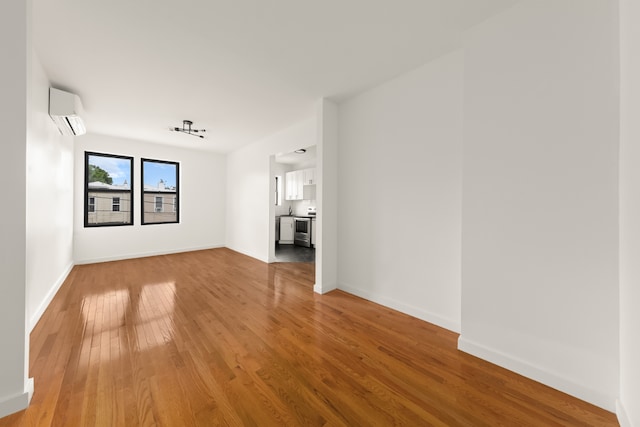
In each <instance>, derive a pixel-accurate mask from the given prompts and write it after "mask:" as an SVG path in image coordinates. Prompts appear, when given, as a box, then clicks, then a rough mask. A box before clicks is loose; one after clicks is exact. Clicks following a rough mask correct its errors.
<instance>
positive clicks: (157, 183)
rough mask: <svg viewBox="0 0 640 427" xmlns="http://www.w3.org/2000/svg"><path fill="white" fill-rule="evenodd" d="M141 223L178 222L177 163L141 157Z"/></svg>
mask: <svg viewBox="0 0 640 427" xmlns="http://www.w3.org/2000/svg"><path fill="white" fill-rule="evenodd" d="M141 164H142V199H143V202H142V224H144V225H146V224H163V223H176V222H179V216H178V214H179V211H178V203H179V202H178V198H179V189H178V181H179V163H177V162H169V161H165V160H151V159H142V162H141Z"/></svg>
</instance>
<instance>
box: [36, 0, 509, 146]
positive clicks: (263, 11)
mask: <svg viewBox="0 0 640 427" xmlns="http://www.w3.org/2000/svg"><path fill="white" fill-rule="evenodd" d="M515 2H516V1H515V0H322V1H315V2H312V1H309V0H188V1H185V0H182V1H179V0H109V1H98V0H33V45H34V48H35V50H36V52H37V54H38V57H39V58H40V61H41V62H42V65H43V67H44V69H45V71H46V72H47V74H48V76H49V78H50V80H51V84H52V86H55V87H58V88H60V89H64V90H68V91H71V92H74V93H77V94H78V95H79V96H80V98H81V99H82V103H83V106H84V110H85V112H84V115H83V116H84V119H85V123H86V125H87V128H88V130H89V132H93V133H101V134H107V135H114V136H121V137H126V138H133V139H142V140H146V141H152V142H158V143H165V144H172V145H177V146H182V147H194V148H203V149H208V150H212V151H218V152H228V151H231V150H234V149H236V148H239V147H240V146H242V145H244V144H247V143H250V142H253V141H255V140H257V139H260V138H262V137H264V136H267V135H270V134H272V133H275V132H277V131H278V130H280V129H283V128H285V127H287V126H289V125H291V124H293V123H295V122H297V121H300V120H303V119H304V118H307V117H309V115H310V114H312V112H313V108H314V103H315V101H316V100H318V99H319V98H321V97H329V98H333V99H335V100H337V101H339V100H341V99H344V98H345V97H348V96H349V95H352V94H355V93H357V92H359V91H361V90H363V89H365V88H367V87H371V86H373V85H375V84H378V83H380V82H383V81H385V80H387V79H389V78H392V77H394V76H396V75H399V74H401V73H403V72H405V71H408V70H410V69H413V68H415V67H417V66H419V65H421V64H424V63H426V62H428V61H429V60H431V59H433V58H435V57H437V56H439V55H441V54H443V53H445V52H447V51H450V50H451V49H453V48H455V47H456V46H458V45H459V42H460V37H461V34H462V32H463V31H464V29H466V28H469V27H470V26H473V25H475V24H476V23H479V22H481V21H483V20H485V19H486V18H487V17H489V16H491V15H493V14H495V13H498V12H499V11H501V10H503V9H504V8H506V7H508V6H510V5H512V4H513V3H515ZM183 119H189V120H192V121H193V122H194V127H196V128H205V129H206V130H207V132H206V134H205V135H206V138H205V139H200V138H195V137H191V136H188V135H183V134H180V133H176V132H169V131H168V129H169V127H176V126H178V127H181V126H182V120H183Z"/></svg>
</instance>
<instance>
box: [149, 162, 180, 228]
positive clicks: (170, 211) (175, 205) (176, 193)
mask: <svg viewBox="0 0 640 427" xmlns="http://www.w3.org/2000/svg"><path fill="white" fill-rule="evenodd" d="M147 162H149V163H159V164H165V165H172V166H175V173H176V175H175V191H162V192H160V191H145V184H144V166H145V163H147ZM140 181H141V183H140V198H141V199H142V203H140V221H141V224H142V225H157V224H179V223H180V162H175V161H170V160H158V159H148V158H141V159H140ZM146 194H151V195H153V210H152V211H149V212H147V214H149V215H150V216H151V215H153V214H158V213H160V214H169V215H171V214H174V213H175V220H171V221H149V220H147V219H145V204H147V203H146V202H145V195H146ZM169 195H171V196H173V197H174V199H175V201H173V200H174V199H169V200H171V203H172V204H173V208H175V210H174V209H173V208H171V209H167V208H165V206H164V204H165V200H167V199H168V197H166V196H169ZM157 196H161V197H162V198H163V199H162V200H163V208H162V211H161V212H157V210H156V197H157Z"/></svg>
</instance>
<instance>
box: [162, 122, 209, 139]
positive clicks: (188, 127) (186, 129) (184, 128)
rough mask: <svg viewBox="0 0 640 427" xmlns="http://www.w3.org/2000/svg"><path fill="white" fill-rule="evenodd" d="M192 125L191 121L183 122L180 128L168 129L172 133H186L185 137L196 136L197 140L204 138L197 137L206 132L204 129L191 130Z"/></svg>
mask: <svg viewBox="0 0 640 427" xmlns="http://www.w3.org/2000/svg"><path fill="white" fill-rule="evenodd" d="M192 124H193V122H192V121H191V120H183V121H182V127H181V128H179V127H175V128H169V130H171V131H173V132H182V133H186V134H187V135H193V136H197V137H198V138H204V135H198V134H199V133H202V132H206V130H205V129H193V128H192V127H191V125H192Z"/></svg>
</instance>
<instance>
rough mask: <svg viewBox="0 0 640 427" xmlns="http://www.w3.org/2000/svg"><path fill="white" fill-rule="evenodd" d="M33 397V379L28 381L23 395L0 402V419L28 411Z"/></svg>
mask: <svg viewBox="0 0 640 427" xmlns="http://www.w3.org/2000/svg"><path fill="white" fill-rule="evenodd" d="M31 396H33V378H29V379H28V380H27V383H26V384H25V391H24V392H23V393H20V394H18V395H17V396H12V397H9V398H8V399H5V400H3V401H1V402H0V418H2V417H6V416H7V415H11V414H13V413H15V412H18V411H22V410H23V409H27V408H28V407H29V403H30V402H31Z"/></svg>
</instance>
